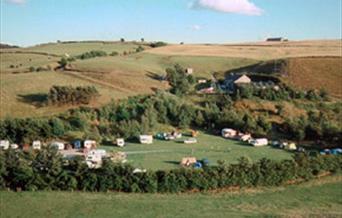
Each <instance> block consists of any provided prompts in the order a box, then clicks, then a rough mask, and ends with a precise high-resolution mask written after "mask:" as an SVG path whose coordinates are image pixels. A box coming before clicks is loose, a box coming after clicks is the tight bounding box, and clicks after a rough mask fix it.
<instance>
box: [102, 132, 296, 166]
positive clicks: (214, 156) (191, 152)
mask: <svg viewBox="0 0 342 218" xmlns="http://www.w3.org/2000/svg"><path fill="white" fill-rule="evenodd" d="M185 138H186V137H183V139H185ZM197 140H198V143H196V144H184V143H182V142H177V141H161V140H154V142H153V144H151V145H143V144H139V143H126V146H125V147H124V148H119V147H113V146H101V148H104V149H106V150H114V151H124V152H126V153H127V155H128V156H127V160H128V162H129V163H131V164H132V165H134V166H136V167H139V168H147V169H152V170H158V169H172V168H178V167H179V162H180V161H181V159H182V158H183V157H188V156H193V157H196V158H197V159H198V160H201V159H203V158H207V159H208V160H209V161H210V163H211V164H217V161H218V160H223V161H225V162H226V163H234V162H236V161H237V160H238V159H239V158H240V157H242V156H244V157H247V158H249V159H250V160H252V161H256V160H259V159H261V158H263V157H267V158H270V159H273V160H282V159H290V158H291V157H292V153H290V152H287V151H284V150H280V149H275V148H272V147H270V146H267V147H260V148H255V147H252V146H250V145H248V144H246V143H242V142H239V141H233V140H227V139H224V138H222V137H220V136H214V135H210V134H205V133H201V134H200V135H199V136H198V137H197Z"/></svg>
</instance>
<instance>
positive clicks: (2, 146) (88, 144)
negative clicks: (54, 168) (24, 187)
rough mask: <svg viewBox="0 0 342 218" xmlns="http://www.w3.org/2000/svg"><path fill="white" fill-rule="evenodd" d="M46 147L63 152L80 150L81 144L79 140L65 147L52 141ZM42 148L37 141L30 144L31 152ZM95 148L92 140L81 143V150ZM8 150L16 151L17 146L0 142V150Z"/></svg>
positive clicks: (5, 141) (24, 147) (8, 142)
mask: <svg viewBox="0 0 342 218" xmlns="http://www.w3.org/2000/svg"><path fill="white" fill-rule="evenodd" d="M48 145H49V146H50V147H55V148H56V149H58V150H65V149H69V148H74V149H81V148H82V142H81V141H80V140H76V141H74V142H73V143H71V144H67V145H66V144H65V143H64V142H59V141H53V142H51V143H49V144H48ZM42 146H46V144H43V143H42V142H41V141H39V140H35V141H33V142H32V144H31V147H32V149H33V150H40V149H41V148H42ZM96 146H97V144H96V141H94V140H85V141H83V148H86V149H95V148H96ZM29 147H30V145H28V144H24V145H22V148H23V149H27V148H29ZM9 148H12V149H18V148H19V145H18V144H15V143H13V144H11V143H10V141H8V140H0V149H3V150H7V149H9Z"/></svg>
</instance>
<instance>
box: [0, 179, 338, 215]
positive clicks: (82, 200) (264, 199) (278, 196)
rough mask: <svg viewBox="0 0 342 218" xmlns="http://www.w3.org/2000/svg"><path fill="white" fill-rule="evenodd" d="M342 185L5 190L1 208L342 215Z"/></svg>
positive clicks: (7, 211) (10, 211)
mask: <svg viewBox="0 0 342 218" xmlns="http://www.w3.org/2000/svg"><path fill="white" fill-rule="evenodd" d="M341 185H342V177H341V176H334V177H326V178H322V179H318V180H314V181H311V182H307V183H303V184H300V185H293V186H287V187H279V188H267V189H266V188H259V189H245V190H244V189H243V190H240V191H239V190H235V191H231V192H220V193H192V194H167V195H166V194H123V193H82V192H72V193H71V192H21V193H15V192H1V193H0V196H1V197H0V198H1V204H0V210H1V214H2V216H3V217H95V216H96V217H172V218H173V217H242V216H244V217H246V216H247V217H250V216H252V217H278V216H281V217H341V216H342V209H341V208H342V207H341V206H342V200H341V199H342V192H341ZM18 205H20V206H18Z"/></svg>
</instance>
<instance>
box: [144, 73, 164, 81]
mask: <svg viewBox="0 0 342 218" xmlns="http://www.w3.org/2000/svg"><path fill="white" fill-rule="evenodd" d="M146 72H147V74H146V76H148V77H150V78H151V79H154V80H158V81H163V80H164V77H163V76H161V75H159V74H157V73H154V72H151V71H146Z"/></svg>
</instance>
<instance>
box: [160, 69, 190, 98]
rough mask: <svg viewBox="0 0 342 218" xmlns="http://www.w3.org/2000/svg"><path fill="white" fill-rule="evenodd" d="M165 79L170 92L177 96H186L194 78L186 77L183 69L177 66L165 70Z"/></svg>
mask: <svg viewBox="0 0 342 218" xmlns="http://www.w3.org/2000/svg"><path fill="white" fill-rule="evenodd" d="M166 78H167V80H168V81H169V84H170V86H171V90H170V92H171V93H173V94H175V95H178V96H182V95H185V94H187V93H188V92H189V91H190V89H191V85H192V84H194V83H195V78H194V77H193V76H192V75H187V73H186V71H185V69H184V68H182V67H181V66H180V65H178V64H177V65H175V66H174V67H173V68H167V69H166Z"/></svg>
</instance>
